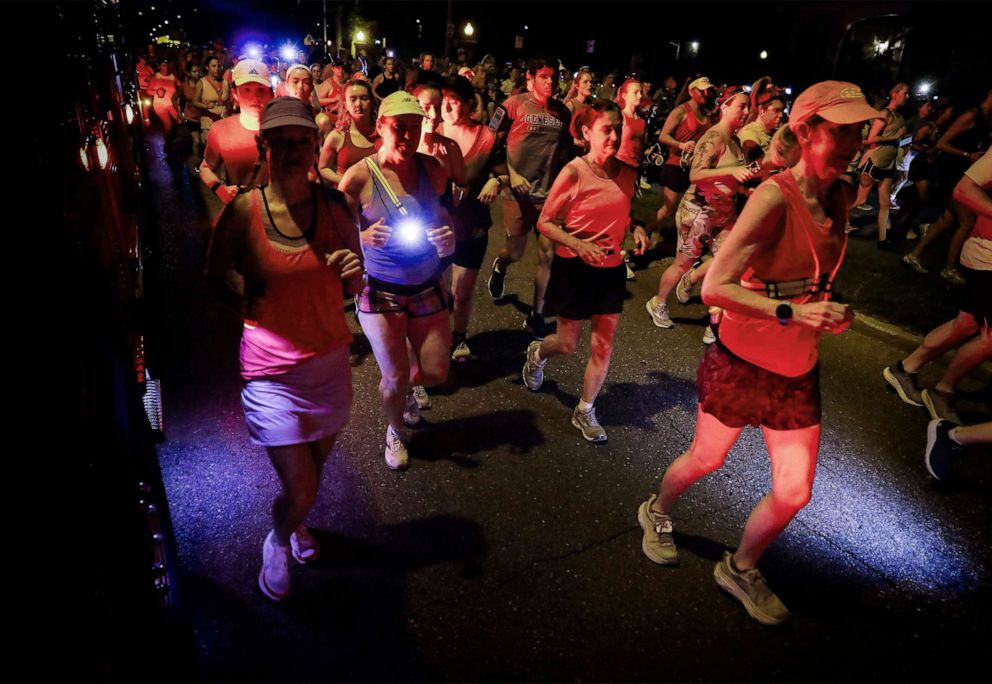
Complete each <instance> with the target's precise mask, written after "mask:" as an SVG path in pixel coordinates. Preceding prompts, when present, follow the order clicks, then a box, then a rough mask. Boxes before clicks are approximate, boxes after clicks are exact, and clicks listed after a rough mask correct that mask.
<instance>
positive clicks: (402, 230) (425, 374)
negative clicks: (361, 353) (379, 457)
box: [338, 91, 455, 470]
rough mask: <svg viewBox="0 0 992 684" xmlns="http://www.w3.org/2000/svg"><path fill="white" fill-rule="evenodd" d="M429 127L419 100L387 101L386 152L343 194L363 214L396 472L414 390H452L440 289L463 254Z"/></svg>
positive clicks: (383, 117)
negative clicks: (430, 147) (452, 258)
mask: <svg viewBox="0 0 992 684" xmlns="http://www.w3.org/2000/svg"><path fill="white" fill-rule="evenodd" d="M423 118H424V111H423V109H421V107H420V104H419V103H418V102H417V98H415V97H414V96H413V95H411V94H409V93H407V92H405V91H399V92H395V93H393V94H392V95H389V96H388V97H386V98H384V99H383V100H382V104H381V105H380V107H379V116H378V119H377V121H376V132H377V133H378V134H379V136H380V137H381V138H382V146H381V147H380V149H379V151H378V152H376V153H375V154H373V155H371V156H369V157H366V158H365V159H364V160H363V162H362V163H359V164H355V165H354V166H352V167H351V168H350V169H348V171H346V172H345V174H344V177H343V178H342V179H341V183H340V185H339V186H338V187H339V188H340V189H341V191H342V192H343V193H344V194H345V196H346V197H348V201H349V202H350V203H351V205H352V207H353V208H354V209H355V210H356V213H358V214H360V217H359V218H360V222H361V229H362V230H361V241H362V251H363V253H364V255H365V268H366V278H365V281H366V282H365V287H364V288H363V289H362V291H361V293H360V294H359V295H358V296H357V297H356V301H355V308H356V309H357V310H358V318H359V321H360V322H361V324H362V330H363V331H364V332H365V335H366V337H368V339H369V343H370V344H371V345H372V352H373V353H374V354H375V359H376V362H377V363H378V364H379V370H380V371H381V373H382V380H381V381H380V383H379V395H380V397H381V399H382V405H383V410H384V411H385V414H386V420H387V422H388V423H389V427H388V429H387V430H386V452H385V456H386V465H387V466H388V467H389V468H391V469H393V470H400V469H404V468H406V467H407V466H408V464H409V454H408V452H407V447H406V443H405V437H404V432H405V431H404V424H406V425H410V426H412V425H416V424H417V423H419V421H420V414H419V410H418V408H417V403H416V400H415V399H414V398H413V395H412V394H411V388H412V387H413V386H414V385H434V384H439V383H441V382H443V381H444V379H445V378H446V377H447V374H448V364H449V355H450V345H451V330H450V328H449V325H448V299H447V295H446V294H445V292H444V287H443V284H442V282H441V272H442V263H441V259H442V258H443V257H446V256H448V255H450V254H451V253H452V252H453V251H454V248H455V234H454V231H453V230H452V229H451V219H450V217H449V215H448V211H447V209H445V207H444V206H443V205H442V204H441V201H440V200H441V197H442V196H443V195H444V194H445V190H446V188H447V184H448V173H447V171H445V169H444V168H443V167H442V166H441V164H440V163H438V162H437V161H436V160H435V159H433V158H432V157H429V156H427V155H423V154H418V153H417V146H418V145H419V144H420V133H421V125H422V120H423ZM408 344H409V349H408ZM411 356H412V357H414V358H413V361H414V363H411Z"/></svg>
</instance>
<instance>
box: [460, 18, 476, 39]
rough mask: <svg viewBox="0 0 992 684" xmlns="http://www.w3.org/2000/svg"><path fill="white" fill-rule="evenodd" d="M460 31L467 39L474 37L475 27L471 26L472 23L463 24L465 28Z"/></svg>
mask: <svg viewBox="0 0 992 684" xmlns="http://www.w3.org/2000/svg"><path fill="white" fill-rule="evenodd" d="M462 30H463V31H464V33H465V35H466V36H467V37H469V38H471V37H472V36H473V35H475V27H474V26H472V22H467V23H466V24H465V28H464V29H462Z"/></svg>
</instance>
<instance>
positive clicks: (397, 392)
mask: <svg viewBox="0 0 992 684" xmlns="http://www.w3.org/2000/svg"><path fill="white" fill-rule="evenodd" d="M440 313H444V312H440ZM358 321H359V323H361V325H362V331H363V332H364V333H365V337H366V338H367V339H368V341H369V344H370V345H371V347H372V353H373V354H374V355H375V360H376V363H378V364H379V372H380V373H381V374H382V379H381V380H380V381H379V398H380V399H381V400H382V410H383V412H384V413H385V414H386V421H387V422H388V423H389V425H390V426H391V427H392V428H393V431H394V432H396V433H397V434H403V407H404V405H405V403H406V395H407V394H409V392H410V351H409V350H408V348H407V324H408V318H407V316H406V314H404V313H386V314H370V313H363V312H359V313H358Z"/></svg>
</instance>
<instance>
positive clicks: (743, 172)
mask: <svg viewBox="0 0 992 684" xmlns="http://www.w3.org/2000/svg"><path fill="white" fill-rule="evenodd" d="M724 147H725V146H724V143H723V140H722V139H721V138H720V134H719V133H717V132H716V131H708V132H707V133H706V134H705V135H704V136H703V137H702V138H700V140H699V144H698V145H697V146H696V153H695V154H694V155H693V157H692V168H691V169H690V170H689V182H690V183H698V182H699V181H704V180H709V181H714V180H726V181H736V182H738V183H743V182H744V181H746V180H747V179H748V178H750V177H751V176H753V175H754V174H753V173H752V172H751V170H750V169H748V168H747V167H746V166H725V167H723V168H722V169H715V168H713V167H714V166H716V164H717V162H718V161H720V156H721V155H722V154H723V152H724Z"/></svg>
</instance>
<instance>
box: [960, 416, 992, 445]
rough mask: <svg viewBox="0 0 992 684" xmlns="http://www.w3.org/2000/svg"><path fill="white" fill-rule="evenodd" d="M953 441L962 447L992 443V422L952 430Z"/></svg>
mask: <svg viewBox="0 0 992 684" xmlns="http://www.w3.org/2000/svg"><path fill="white" fill-rule="evenodd" d="M950 434H951V439H953V440H954V441H955V442H957V443H958V444H960V445H961V446H970V445H972V444H990V443H992V421H989V422H988V423H978V424H977V425H963V426H958V427H956V428H954V429H953V430H951V433H950Z"/></svg>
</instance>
